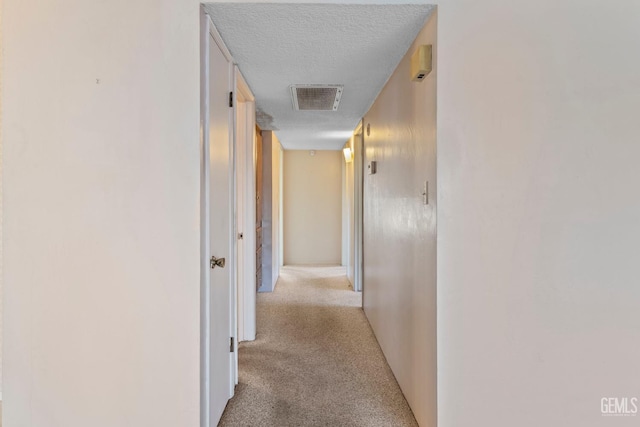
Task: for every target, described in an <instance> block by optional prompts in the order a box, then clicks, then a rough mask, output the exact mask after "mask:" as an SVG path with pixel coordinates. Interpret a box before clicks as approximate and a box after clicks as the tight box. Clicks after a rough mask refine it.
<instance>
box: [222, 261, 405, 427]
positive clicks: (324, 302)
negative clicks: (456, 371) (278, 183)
mask: <svg viewBox="0 0 640 427" xmlns="http://www.w3.org/2000/svg"><path fill="white" fill-rule="evenodd" d="M257 322H258V336H257V339H256V341H254V342H246V343H242V344H241V345H240V347H239V354H238V355H239V368H240V374H239V375H240V380H239V385H238V386H237V388H236V395H235V397H234V398H233V399H231V400H230V401H229V403H228V405H227V408H226V410H225V412H224V414H223V416H222V419H221V421H220V424H219V425H220V426H275V425H278V426H390V425H393V426H415V425H417V424H416V422H415V419H414V417H413V414H412V413H411V410H410V409H409V406H408V405H407V402H406V400H405V399H404V396H403V395H402V393H401V391H400V388H399V387H398V384H397V383H396V381H395V379H394V377H393V374H392V373H391V370H390V369H389V366H388V365H387V363H386V361H385V359H384V356H383V355H382V352H381V351H380V348H379V346H378V344H377V342H376V339H375V337H374V335H373V333H372V331H371V328H370V326H369V324H368V322H367V320H366V318H365V315H364V312H363V311H362V309H361V294H358V293H355V292H353V291H352V290H351V288H350V286H349V282H348V280H347V279H346V277H345V275H344V268H343V267H283V268H282V270H281V276H280V279H279V281H278V285H277V287H276V290H275V292H273V293H261V294H259V295H258V305H257Z"/></svg>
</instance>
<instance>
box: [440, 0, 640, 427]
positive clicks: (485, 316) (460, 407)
mask: <svg viewBox="0 0 640 427" xmlns="http://www.w3.org/2000/svg"><path fill="white" fill-rule="evenodd" d="M441 4H442V6H441V7H440V8H439V21H438V29H439V40H440V43H439V52H440V56H439V58H438V60H439V69H438V76H439V77H438V80H439V87H438V185H439V188H438V192H439V193H438V198H439V200H438V210H439V212H438V313H439V316H438V336H439V343H438V344H439V359H438V363H439V378H438V382H439V384H440V386H439V409H440V412H439V421H440V425H441V426H444V427H457V426H489V425H490V426H496V427H511V426H516V425H517V426H520V427H538V426H584V427H595V426H613V425H615V426H620V427H622V426H632V425H637V424H638V416H640V415H637V416H635V417H604V416H602V414H601V408H600V404H601V399H602V398H603V397H619V398H623V397H628V398H631V397H637V398H640V388H639V386H640V370H638V369H636V367H637V364H638V360H640V340H638V335H639V333H640V314H639V311H638V307H639V306H640V286H639V285H638V278H639V277H640V263H639V262H638V261H639V259H640V258H639V256H638V242H640V199H639V198H638V197H637V194H638V189H637V187H638V182H640V168H638V159H639V158H640V143H639V141H640V139H639V135H640V121H639V120H638V111H640V89H639V88H640V56H638V55H636V54H634V53H635V52H640V26H639V25H638V23H639V22H640V3H638V2H634V1H617V0H616V1H611V2H607V3H606V4H602V3H600V2H597V1H591V0H587V1H579V2H574V1H552V0H544V1H539V2H535V3H527V2H511V1H507V0H501V1H492V2H475V1H470V0H469V1H468V0H462V1H447V2H444V1H443V2H441Z"/></svg>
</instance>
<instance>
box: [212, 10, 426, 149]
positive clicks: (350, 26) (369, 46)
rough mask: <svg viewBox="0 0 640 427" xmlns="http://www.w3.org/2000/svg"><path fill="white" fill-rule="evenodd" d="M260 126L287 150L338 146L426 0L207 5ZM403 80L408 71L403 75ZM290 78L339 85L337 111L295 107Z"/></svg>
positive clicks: (401, 50)
mask: <svg viewBox="0 0 640 427" xmlns="http://www.w3.org/2000/svg"><path fill="white" fill-rule="evenodd" d="M205 7H206V10H207V12H208V13H209V14H210V15H211V19H212V20H213V22H214V24H215V26H216V28H217V29H218V31H219V32H220V35H221V36H222V38H223V40H224V41H225V44H226V45H227V47H228V48H229V51H230V52H231V54H232V55H233V58H234V59H235V61H236V62H237V63H238V67H239V68H240V70H241V72H242V74H243V75H244V77H245V79H246V80H247V83H248V84H249V86H250V87H251V89H252V91H253V93H254V95H255V97H256V104H257V108H258V110H259V112H258V122H259V123H260V125H261V127H262V128H263V129H273V130H276V134H277V135H278V138H279V139H280V141H281V142H282V145H283V146H284V148H286V149H320V150H321V149H329V150H336V149H340V148H341V147H342V146H343V145H344V143H345V141H346V140H347V139H348V138H349V136H350V134H351V132H352V131H353V129H354V128H355V127H356V126H357V124H358V121H359V120H360V119H361V118H362V116H363V115H364V114H365V113H366V112H367V110H368V108H369V107H370V106H371V104H372V103H373V101H374V100H375V98H376V96H377V95H378V93H379V92H380V90H381V89H382V87H383V86H384V84H385V83H386V81H387V79H388V78H389V76H390V75H391V73H392V72H393V70H395V68H396V67H397V65H398V63H399V62H400V59H401V58H402V57H403V56H404V54H405V53H406V52H407V49H408V48H409V46H410V45H411V43H412V42H413V40H414V39H415V37H416V36H417V34H418V32H419V31H420V29H421V28H422V27H423V25H424V23H425V21H426V19H427V18H428V17H429V15H430V14H431V12H432V10H433V6H431V5H425V4H402V5H395V4H394V5H381V4H367V5H362V4H360V5H354V4H349V5H347V4H300V3H297V4H294V3H260V4H257V3H210V4H207V5H206V6H205ZM407 78H408V77H407ZM292 84H343V85H344V92H343V94H342V99H341V101H340V107H339V108H338V111H296V110H294V108H293V106H292V102H291V91H290V90H289V86H290V85H292Z"/></svg>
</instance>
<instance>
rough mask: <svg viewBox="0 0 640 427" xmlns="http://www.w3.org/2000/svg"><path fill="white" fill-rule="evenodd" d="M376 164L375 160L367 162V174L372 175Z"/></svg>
mask: <svg viewBox="0 0 640 427" xmlns="http://www.w3.org/2000/svg"><path fill="white" fill-rule="evenodd" d="M377 164H378V162H376V161H375V160H372V161H370V162H369V164H368V165H367V171H368V172H369V175H374V174H375V173H376V171H377V170H376V169H377V167H376V165H377Z"/></svg>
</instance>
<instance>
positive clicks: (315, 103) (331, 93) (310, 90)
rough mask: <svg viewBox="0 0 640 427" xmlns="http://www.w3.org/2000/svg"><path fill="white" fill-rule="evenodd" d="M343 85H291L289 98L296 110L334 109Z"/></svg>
mask: <svg viewBox="0 0 640 427" xmlns="http://www.w3.org/2000/svg"><path fill="white" fill-rule="evenodd" d="M343 89H344V86H343V85H292V86H291V98H292V99H293V108H295V109H296V110H315V111H336V110H337V109H338V105H340V97H341V96H342V91H343Z"/></svg>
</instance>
